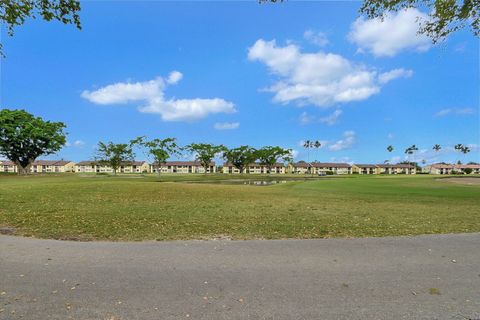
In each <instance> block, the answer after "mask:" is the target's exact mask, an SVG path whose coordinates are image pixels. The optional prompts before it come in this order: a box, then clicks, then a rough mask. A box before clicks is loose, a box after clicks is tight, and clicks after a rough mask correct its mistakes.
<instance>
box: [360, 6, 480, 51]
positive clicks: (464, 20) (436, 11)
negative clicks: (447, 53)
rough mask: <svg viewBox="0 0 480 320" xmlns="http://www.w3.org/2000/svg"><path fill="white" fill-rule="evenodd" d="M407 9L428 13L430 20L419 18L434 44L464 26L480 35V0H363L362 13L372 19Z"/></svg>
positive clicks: (421, 29)
mask: <svg viewBox="0 0 480 320" xmlns="http://www.w3.org/2000/svg"><path fill="white" fill-rule="evenodd" d="M407 8H418V9H423V11H427V12H428V19H426V21H419V23H420V30H419V32H420V33H422V34H425V35H427V36H428V37H430V38H431V39H432V41H433V42H434V43H436V42H438V41H439V40H442V39H445V38H446V37H447V36H448V35H449V34H450V33H452V32H455V31H457V30H459V29H463V28H465V27H469V28H470V29H471V31H472V33H473V34H474V35H476V36H479V35H480V1H479V0H364V1H363V5H362V7H361V8H360V12H361V13H362V14H365V15H366V16H367V17H368V18H369V19H373V18H382V19H383V18H384V17H385V16H386V14H388V13H389V12H396V11H400V10H404V9H407Z"/></svg>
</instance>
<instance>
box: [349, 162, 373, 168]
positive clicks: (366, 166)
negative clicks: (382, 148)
mask: <svg viewBox="0 0 480 320" xmlns="http://www.w3.org/2000/svg"><path fill="white" fill-rule="evenodd" d="M354 166H356V167H359V168H377V165H376V164H358V163H355V164H354Z"/></svg>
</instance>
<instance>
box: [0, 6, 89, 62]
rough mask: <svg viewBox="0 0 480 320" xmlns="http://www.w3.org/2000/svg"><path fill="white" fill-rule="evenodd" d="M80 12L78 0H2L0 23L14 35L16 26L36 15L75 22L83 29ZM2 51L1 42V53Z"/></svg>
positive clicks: (10, 34) (70, 22)
mask: <svg viewBox="0 0 480 320" xmlns="http://www.w3.org/2000/svg"><path fill="white" fill-rule="evenodd" d="M79 12H80V1H77V0H0V25H4V26H5V28H6V29H7V34H8V35H9V36H13V34H14V29H15V27H17V26H20V25H22V24H24V23H25V21H26V20H27V19H28V18H32V19H35V18H36V17H41V18H42V19H44V20H46V21H51V20H57V21H60V22H62V23H64V24H73V25H75V26H76V27H77V28H78V29H81V28H82V26H81V24H80V16H79ZM2 52H3V51H2V44H1V43H0V54H2Z"/></svg>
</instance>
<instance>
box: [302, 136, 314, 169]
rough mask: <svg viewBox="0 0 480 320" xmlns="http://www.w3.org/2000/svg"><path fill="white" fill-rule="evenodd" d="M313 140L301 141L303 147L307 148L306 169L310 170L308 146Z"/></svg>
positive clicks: (310, 145)
mask: <svg viewBox="0 0 480 320" xmlns="http://www.w3.org/2000/svg"><path fill="white" fill-rule="evenodd" d="M312 145H313V142H312V141H310V140H305V141H304V142H303V147H304V148H305V149H307V164H308V171H310V148H311V147H312Z"/></svg>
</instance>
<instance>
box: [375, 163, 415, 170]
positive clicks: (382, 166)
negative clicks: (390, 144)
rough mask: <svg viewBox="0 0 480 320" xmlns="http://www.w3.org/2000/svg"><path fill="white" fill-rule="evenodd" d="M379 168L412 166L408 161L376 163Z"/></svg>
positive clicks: (405, 167) (407, 167)
mask: <svg viewBox="0 0 480 320" xmlns="http://www.w3.org/2000/svg"><path fill="white" fill-rule="evenodd" d="M377 167H379V168H400V169H412V168H414V166H413V165H412V164H408V163H397V164H387V163H384V164H377Z"/></svg>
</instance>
